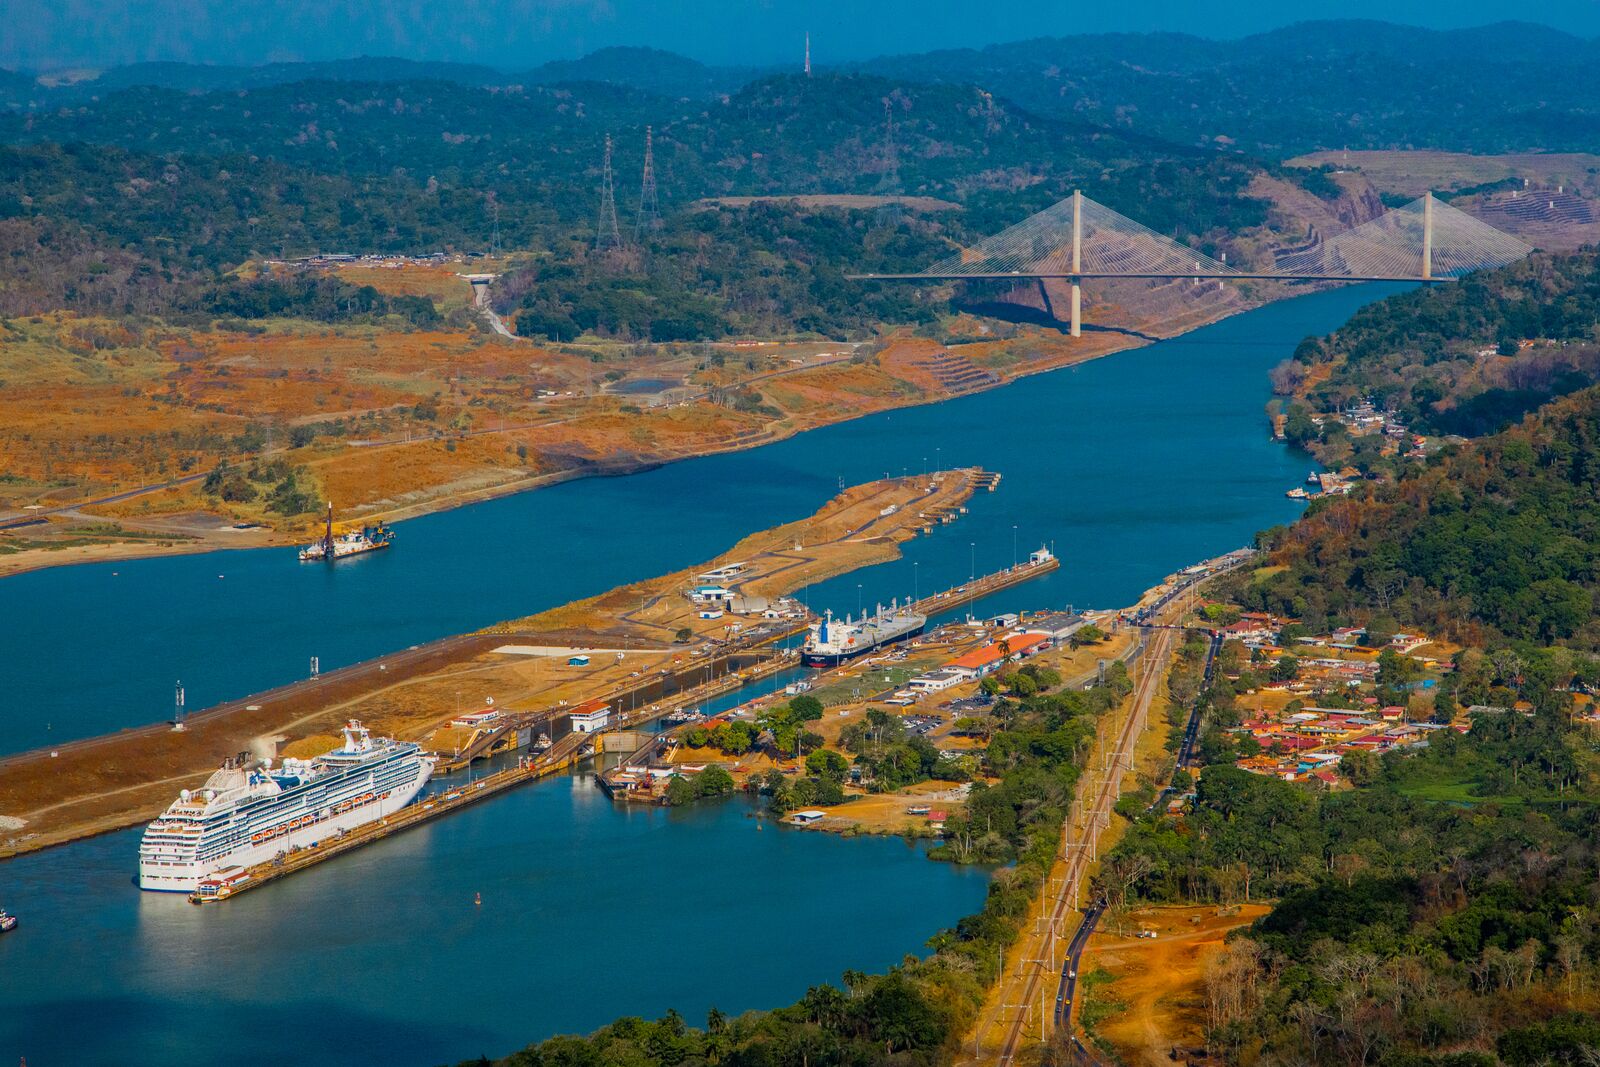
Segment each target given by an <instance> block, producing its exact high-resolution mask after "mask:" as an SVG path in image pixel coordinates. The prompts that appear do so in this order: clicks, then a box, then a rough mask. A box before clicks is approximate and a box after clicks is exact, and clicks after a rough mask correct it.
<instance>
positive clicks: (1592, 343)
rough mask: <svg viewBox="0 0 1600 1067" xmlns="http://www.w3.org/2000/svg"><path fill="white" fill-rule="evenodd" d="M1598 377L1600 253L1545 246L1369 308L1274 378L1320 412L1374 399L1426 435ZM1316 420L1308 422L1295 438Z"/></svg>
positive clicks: (1466, 429) (1308, 345)
mask: <svg viewBox="0 0 1600 1067" xmlns="http://www.w3.org/2000/svg"><path fill="white" fill-rule="evenodd" d="M1597 379H1600V254H1597V253H1595V252H1592V251H1589V252H1578V253H1574V254H1571V255H1552V254H1548V253H1538V254H1535V255H1533V256H1531V257H1529V258H1528V259H1526V260H1523V261H1522V262H1520V263H1514V264H1512V265H1511V266H1508V267H1503V268H1501V269H1499V270H1492V271H1478V272H1475V273H1473V274H1469V275H1467V276H1466V277H1465V278H1462V279H1461V280H1460V281H1458V282H1454V283H1452V284H1449V285H1438V286H1433V287H1430V288H1426V289H1417V290H1414V291H1412V292H1409V293H1405V294H1402V295H1399V296H1395V297H1391V298H1389V299H1387V300H1383V301H1380V302H1378V303H1375V304H1370V305H1368V306H1367V307H1365V308H1363V309H1362V310H1360V311H1358V312H1356V314H1355V315H1353V316H1352V317H1351V319H1350V321H1349V322H1347V323H1346V324H1345V325H1344V326H1342V327H1340V328H1339V330H1338V331H1337V332H1335V333H1333V334H1332V335H1330V336H1328V337H1326V338H1312V339H1308V340H1307V341H1306V342H1304V343H1303V344H1302V345H1301V346H1300V347H1299V348H1298V349H1297V350H1296V351H1295V355H1294V359H1293V360H1292V361H1290V362H1289V363H1287V364H1285V365H1284V366H1283V367H1281V368H1279V370H1278V371H1277V372H1276V374H1275V383H1276V385H1277V386H1278V387H1279V389H1280V390H1281V391H1283V392H1286V393H1293V394H1298V395H1301V396H1303V398H1304V399H1305V400H1306V402H1307V403H1308V404H1309V406H1310V409H1311V410H1312V411H1333V410H1336V409H1338V408H1340V407H1343V406H1345V405H1347V404H1349V403H1351V402H1353V401H1357V400H1360V399H1363V398H1371V399H1372V400H1373V401H1374V402H1375V403H1376V404H1377V405H1378V406H1379V407H1386V408H1393V409H1395V410H1396V411H1397V412H1398V413H1399V414H1400V416H1401V417H1402V418H1403V419H1404V420H1405V422H1406V423H1407V424H1408V425H1410V426H1411V427H1412V428H1413V429H1415V430H1417V431H1418V432H1422V433H1436V434H1462V435H1466V436H1477V435H1480V434H1484V433H1492V432H1494V431H1496V430H1499V429H1502V428H1503V427H1505V426H1507V425H1509V424H1510V423H1512V422H1514V421H1516V420H1517V419H1520V418H1521V417H1522V416H1523V415H1524V414H1526V413H1527V412H1529V411H1531V410H1533V409H1534V408H1536V407H1538V406H1539V405H1541V404H1543V403H1545V402H1546V401H1548V400H1550V399H1552V398H1554V397H1557V396H1562V395H1565V394H1567V393H1570V392H1573V391H1575V390H1577V389H1581V388H1583V387H1584V386H1586V385H1589V384H1591V383H1593V382H1595V381H1596V380H1597ZM1310 432H1311V430H1310V428H1309V427H1308V426H1307V425H1306V424H1305V423H1304V422H1303V421H1302V422H1300V423H1299V424H1298V425H1297V426H1295V427H1291V436H1293V437H1297V438H1299V437H1303V436H1304V435H1306V434H1308V433H1310Z"/></svg>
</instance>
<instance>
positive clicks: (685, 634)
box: [672, 626, 694, 645]
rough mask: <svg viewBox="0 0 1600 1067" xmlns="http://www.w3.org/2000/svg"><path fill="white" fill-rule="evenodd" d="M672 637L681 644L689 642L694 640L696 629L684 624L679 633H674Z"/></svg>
mask: <svg viewBox="0 0 1600 1067" xmlns="http://www.w3.org/2000/svg"><path fill="white" fill-rule="evenodd" d="M672 639H673V640H674V641H676V642H678V644H680V645H684V644H688V643H689V642H690V641H693V640H694V631H693V630H691V629H689V627H687V626H684V627H682V628H680V629H679V630H678V632H677V633H675V634H673V635H672Z"/></svg>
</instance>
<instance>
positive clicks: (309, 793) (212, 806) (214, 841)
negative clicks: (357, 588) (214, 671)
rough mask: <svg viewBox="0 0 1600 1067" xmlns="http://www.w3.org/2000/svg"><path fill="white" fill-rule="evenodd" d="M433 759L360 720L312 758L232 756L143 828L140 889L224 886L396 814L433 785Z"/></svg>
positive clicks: (173, 890)
mask: <svg viewBox="0 0 1600 1067" xmlns="http://www.w3.org/2000/svg"><path fill="white" fill-rule="evenodd" d="M434 762H435V760H434V758H433V757H432V756H426V755H423V753H422V750H421V749H420V748H419V747H418V746H417V745H414V744H411V743H409V742H405V741H394V740H391V739H389V738H382V737H380V738H374V737H372V736H370V735H369V734H368V732H367V729H366V728H365V727H364V726H362V725H361V724H360V723H359V722H356V721H355V720H353V719H352V720H351V721H350V723H349V724H348V725H347V726H346V727H345V728H344V744H343V745H341V746H340V747H339V748H336V749H334V750H333V751H331V752H327V753H324V754H323V755H321V756H318V757H316V758H315V759H309V760H303V759H286V760H284V761H283V762H282V764H281V765H279V766H277V767H274V766H273V765H272V761H271V760H250V759H249V758H248V754H241V755H240V756H237V757H233V758H230V759H229V760H227V761H226V762H225V763H223V765H222V769H221V770H219V771H216V772H215V773H213V774H212V775H211V777H210V778H209V779H207V780H206V784H205V785H204V786H202V787H201V788H199V789H192V790H191V789H185V790H183V791H182V792H181V793H179V794H178V799H177V800H176V801H175V802H174V803H173V804H172V806H171V807H169V808H167V810H166V812H165V813H163V814H162V816H161V817H160V818H159V819H157V820H156V821H155V822H153V823H151V824H150V825H149V826H147V827H146V828H145V831H144V839H143V840H142V841H141V842H140V844H139V888H140V889H149V890H157V891H165V892H171V893H196V892H198V893H202V894H204V893H205V891H206V890H207V889H208V888H210V889H212V890H213V891H216V890H218V889H219V888H220V889H221V890H223V891H224V892H225V890H226V889H227V887H228V886H229V885H230V884H231V883H233V882H237V881H240V880H242V879H244V878H247V877H248V874H247V872H246V870H245V869H246V868H248V867H251V866H254V865H255V864H258V863H265V862H266V861H268V860H270V859H272V858H273V857H275V856H277V855H280V854H287V853H289V852H291V851H297V850H298V849H301V848H305V847H307V846H310V845H314V844H316V843H317V842H319V841H326V840H329V839H331V838H333V837H335V836H337V835H339V834H342V833H346V832H348V831H350V830H353V829H355V828H356V827H358V826H362V825H365V824H366V823H369V822H372V821H374V820H376V819H381V818H384V817H386V816H389V815H393V814H394V813H395V812H397V811H399V810H400V809H401V808H403V807H405V806H406V805H407V804H408V803H410V802H411V800H412V798H413V797H415V796H416V795H417V793H418V792H419V791H420V790H421V789H422V787H423V786H424V785H426V784H427V781H428V779H429V778H430V777H431V776H432V775H433V767H434ZM218 895H223V894H222V893H219V894H218Z"/></svg>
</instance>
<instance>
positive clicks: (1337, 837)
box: [1109, 694, 1600, 1067]
mask: <svg viewBox="0 0 1600 1067" xmlns="http://www.w3.org/2000/svg"><path fill="white" fill-rule="evenodd" d="M1566 697H1567V703H1568V704H1569V705H1570V694H1566ZM1369 759H1370V757H1369ZM1596 769H1597V758H1596V752H1595V748H1594V744H1593V742H1592V740H1591V739H1589V738H1588V737H1587V736H1586V735H1585V734H1584V733H1583V732H1581V731H1579V732H1572V731H1571V730H1569V728H1568V727H1567V725H1566V721H1565V718H1564V716H1563V715H1562V713H1561V712H1560V710H1559V709H1557V708H1554V707H1552V708H1550V709H1549V710H1547V711H1542V712H1540V713H1539V714H1538V715H1536V716H1535V717H1534V718H1532V719H1528V720H1525V719H1523V718H1522V717H1521V716H1520V715H1504V716H1498V717H1495V716H1487V717H1480V718H1479V719H1478V720H1477V722H1476V723H1475V724H1474V725H1473V727H1472V729H1471V731H1470V733H1468V734H1467V735H1465V736H1458V735H1456V734H1455V733H1454V732H1452V731H1450V730H1443V731H1440V732H1439V733H1438V734H1436V735H1435V737H1434V740H1433V742H1432V744H1431V745H1430V746H1429V747H1428V748H1427V749H1425V750H1423V751H1421V752H1419V753H1415V754H1410V755H1407V754H1403V753H1401V752H1395V753H1393V754H1391V755H1389V756H1386V757H1384V758H1383V759H1382V760H1381V762H1379V763H1378V764H1377V765H1375V766H1372V767H1367V766H1366V765H1365V764H1363V765H1361V766H1360V767H1359V768H1358V767H1355V766H1352V767H1351V768H1347V773H1349V774H1353V775H1354V777H1355V778H1356V779H1357V781H1358V783H1359V784H1358V786H1357V788H1354V789H1348V790H1342V791H1340V792H1336V793H1317V792H1312V791H1309V790H1308V789H1307V788H1306V787H1304V786H1303V785H1296V784H1292V783H1288V782H1281V781H1278V780H1276V779H1274V778H1269V777H1264V776H1260V775H1255V774H1250V773H1247V772H1245V771H1240V770H1236V769H1234V768H1232V767H1229V766H1226V765H1222V766H1213V767H1208V768H1206V770H1205V771H1204V773H1203V774H1202V775H1201V776H1200V780H1199V784H1198V787H1197V796H1196V798H1195V801H1194V805H1193V810H1192V811H1191V812H1190V813H1189V814H1188V815H1187V816H1186V817H1185V818H1183V819H1182V820H1174V819H1171V818H1164V817H1162V818H1149V819H1146V820H1144V821H1143V822H1141V823H1140V824H1139V825H1137V826H1135V827H1134V829H1133V830H1132V831H1130V834H1129V837H1128V838H1127V839H1126V840H1125V841H1124V842H1123V844H1122V845H1121V846H1119V848H1118V850H1117V853H1116V854H1115V855H1114V856H1113V858H1112V860H1111V863H1110V868H1109V869H1110V870H1111V871H1112V872H1113V877H1112V880H1113V881H1115V877H1116V872H1125V873H1133V872H1144V873H1143V875H1142V880H1140V881H1139V887H1140V889H1139V892H1141V893H1142V894H1143V895H1144V896H1146V897H1147V898H1151V899H1155V900H1162V901H1167V900H1180V899H1181V900H1197V901H1207V902H1215V903H1220V904H1229V903H1234V902H1238V901H1241V900H1246V899H1256V900H1260V899H1271V898H1277V903H1276V904H1275V905H1274V906H1273V908H1272V911H1271V912H1270V913H1269V914H1268V915H1267V916H1266V917H1265V918H1263V919H1261V920H1260V921H1258V922H1257V923H1256V924H1255V925H1254V927H1253V928H1251V929H1250V930H1249V931H1248V935H1249V936H1248V937H1245V938H1236V939H1232V940H1231V941H1230V943H1229V945H1228V947H1227V948H1226V949H1225V950H1224V951H1223V953H1222V955H1221V956H1220V957H1219V958H1218V959H1217V960H1216V961H1215V962H1214V963H1213V964H1212V965H1211V969H1210V971H1209V972H1208V975H1207V978H1206V1016H1207V1026H1208V1029H1207V1034H1208V1044H1209V1047H1210V1049H1211V1050H1212V1051H1213V1052H1214V1053H1219V1054H1221V1056H1222V1057H1223V1059H1224V1060H1225V1062H1230V1063H1255V1064H1279V1063H1283V1064H1287V1063H1300V1064H1329V1065H1334V1064H1340V1065H1342V1064H1360V1063H1374V1064H1377V1063H1381V1064H1389V1065H1394V1067H1401V1065H1405V1067H1494V1065H1495V1064H1496V1063H1504V1064H1509V1065H1512V1067H1538V1065H1544V1064H1570V1065H1573V1067H1577V1065H1580V1064H1585V1063H1587V1062H1590V1061H1588V1060H1586V1059H1584V1050H1585V1049H1590V1050H1592V1049H1594V1048H1596V1047H1600V1025H1597V1024H1596V1021H1595V1020H1596V1016H1595V1014H1594V1012H1595V1010H1596V1008H1597V1007H1600V1002H1597V991H1596V989H1595V988H1594V985H1593V977H1594V973H1595V960H1596V959H1597V958H1600V920H1597V918H1596V913H1595V903H1596V898H1595V878H1596V868H1597V864H1600V841H1597V838H1596V827H1597V826H1600V820H1597V819H1596V814H1597V812H1596V807H1595V796H1596V790H1597V789H1600V781H1597V779H1596ZM1438 795H1448V796H1451V797H1456V798H1459V800H1458V801H1457V802H1455V803H1439V802H1437V801H1436V800H1434V799H1433V798H1434V797H1435V796H1438Z"/></svg>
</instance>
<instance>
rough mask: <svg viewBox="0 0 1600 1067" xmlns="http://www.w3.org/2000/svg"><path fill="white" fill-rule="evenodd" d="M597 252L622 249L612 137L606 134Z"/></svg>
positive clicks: (596, 230)
mask: <svg viewBox="0 0 1600 1067" xmlns="http://www.w3.org/2000/svg"><path fill="white" fill-rule="evenodd" d="M594 247H595V251H597V252H604V251H607V250H609V249H612V248H621V247H622V230H621V229H620V228H618V226H617V190H616V186H615V184H613V182H612V178H611V135H610V134H609V133H608V134H606V161H605V169H604V171H603V172H602V174H601V178H600V222H599V224H598V225H597V226H596V228H595V235H594Z"/></svg>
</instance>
